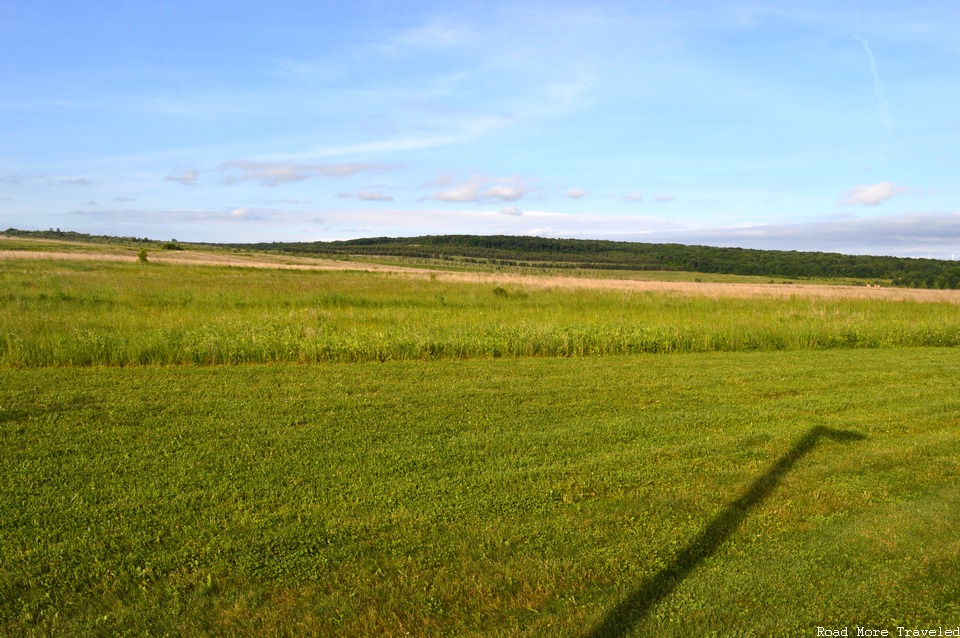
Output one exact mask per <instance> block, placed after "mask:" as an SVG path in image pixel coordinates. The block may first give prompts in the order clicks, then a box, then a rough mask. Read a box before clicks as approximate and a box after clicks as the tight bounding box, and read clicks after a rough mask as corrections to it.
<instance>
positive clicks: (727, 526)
mask: <svg viewBox="0 0 960 638" xmlns="http://www.w3.org/2000/svg"><path fill="white" fill-rule="evenodd" d="M864 438H866V437H865V436H863V435H862V434H858V433H856V432H850V431H847V430H834V429H832V428H825V427H815V428H812V429H811V430H810V431H809V432H807V433H806V434H805V435H804V436H803V438H802V439H800V440H799V441H797V443H796V444H795V445H794V446H793V448H791V449H790V451H789V452H787V453H786V454H784V455H783V456H782V457H780V459H779V460H778V461H777V462H776V464H775V465H774V466H773V467H772V468H770V470H769V471H767V473H766V474H764V475H763V476H761V477H760V478H758V479H757V480H756V481H754V482H753V485H751V486H750V489H749V490H748V491H747V492H746V493H745V494H744V495H743V496H741V497H740V498H738V499H737V500H736V501H734V502H733V503H731V504H730V506H729V507H727V509H725V510H724V511H723V512H721V513H720V514H719V515H717V517H716V518H714V519H713V520H712V521H711V522H710V524H709V525H707V527H706V529H704V530H703V532H701V533H700V535H699V536H697V537H696V538H695V539H693V540H692V541H691V542H690V543H689V544H688V545H687V546H686V547H685V548H684V549H683V551H681V552H680V553H679V554H678V555H677V557H676V558H675V559H674V561H673V563H672V564H670V565H669V566H667V567H666V568H664V569H663V570H662V571H661V572H660V573H658V574H656V575H655V576H653V577H651V578H649V579H647V581H646V582H644V583H643V584H641V585H640V587H639V588H637V590H636V591H634V592H633V593H632V594H630V595H629V596H628V597H627V598H626V599H624V600H623V602H621V603H620V604H619V605H617V606H616V607H614V608H613V609H612V610H611V611H610V613H608V614H607V615H606V617H605V618H604V619H603V620H602V621H601V622H600V623H599V624H598V625H597V626H596V627H594V629H593V630H592V631H591V632H590V633H589V634H587V636H588V638H609V637H615V636H624V635H626V634H627V632H629V631H630V630H631V629H632V628H633V626H634V625H636V624H637V623H638V622H640V621H641V620H643V618H644V617H645V616H646V615H647V614H648V613H649V612H650V610H651V609H653V607H654V606H655V605H656V604H657V603H659V602H660V601H661V600H663V599H664V598H666V597H667V596H669V595H670V593H671V592H673V590H674V589H676V588H677V586H678V585H679V584H680V583H681V582H683V579H684V578H686V577H687V575H688V574H689V573H690V572H691V571H693V569H694V568H695V567H696V566H697V565H699V564H700V563H701V562H703V561H704V560H706V559H707V558H709V557H710V556H712V555H713V554H714V553H715V552H716V551H717V549H718V548H719V547H720V545H722V544H723V542H724V541H726V540H727V538H729V536H730V535H731V534H733V533H734V532H735V531H736V530H737V528H738V527H740V524H741V523H743V520H744V519H745V518H746V517H747V514H749V513H750V510H751V509H753V508H755V507H757V506H758V505H760V504H761V503H762V502H763V501H764V500H766V498H767V497H768V496H770V493H771V492H773V490H774V489H775V488H776V487H777V485H778V484H779V483H780V481H781V480H782V479H783V477H784V476H785V475H786V474H787V472H789V471H790V470H791V469H793V466H794V465H796V464H797V462H798V461H799V460H800V459H802V458H803V457H804V456H806V455H807V454H809V453H810V452H811V451H812V450H813V448H814V447H816V445H817V443H819V442H820V440H821V439H832V440H834V441H840V442H850V441H860V440H862V439H864Z"/></svg>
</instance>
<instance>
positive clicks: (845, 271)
mask: <svg viewBox="0 0 960 638" xmlns="http://www.w3.org/2000/svg"><path fill="white" fill-rule="evenodd" d="M4 232H5V234H7V235H10V236H21V237H34V238H46V239H62V240H70V241H90V242H104V243H118V242H134V243H139V244H156V245H158V246H160V247H164V248H172V247H176V248H179V247H180V245H179V244H178V243H176V240H171V241H156V240H150V239H148V238H146V237H144V238H137V237H109V236H100V235H87V234H84V233H76V232H72V231H61V230H59V229H57V230H53V229H50V230H43V231H22V230H17V229H14V228H10V229H7V230H6V231H4ZM171 242H173V243H171ZM180 243H182V242H180ZM204 245H207V246H214V247H220V248H232V249H246V250H258V251H268V252H279V253H286V254H294V255H304V256H307V255H312V256H350V255H356V256H367V257H373V256H377V257H407V258H423V259H441V260H459V261H466V262H473V263H485V264H493V265H498V266H516V267H540V268H559V269H565V268H566V269H574V268H581V269H606V270H672V271H686V272H701V273H714V274H733V275H757V276H764V277H798V278H805V277H854V278H860V279H875V280H888V281H890V282H891V283H892V284H893V285H895V286H907V287H914V288H960V262H956V261H950V260H943V259H918V258H909V257H885V256H872V255H845V254H841V253H825V252H803V251H792V250H790V251H787V250H757V249H752V248H718V247H713V246H688V245H685V244H649V243H639V242H620V241H608V240H596V239H551V238H546V237H529V236H509V235H489V236H488V235H427V236H422V237H371V238H365V239H352V240H344V241H327V242H324V241H314V242H270V243H253V244H204Z"/></svg>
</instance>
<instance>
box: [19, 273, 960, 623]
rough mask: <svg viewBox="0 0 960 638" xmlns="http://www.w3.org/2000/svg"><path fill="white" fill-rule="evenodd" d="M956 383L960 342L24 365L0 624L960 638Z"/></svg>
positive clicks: (959, 451) (959, 441) (959, 419)
mask: <svg viewBox="0 0 960 638" xmlns="http://www.w3.org/2000/svg"><path fill="white" fill-rule="evenodd" d="M64 294H66V295H69V294H70V291H69V290H66V289H64ZM111 294H112V293H111ZM356 294H359V293H356ZM103 297H104V299H107V298H108V297H109V295H108V294H107V292H104V293H103ZM508 301H509V300H508ZM497 303H499V302H497ZM958 382H960V357H958V351H957V350H955V349H951V348H877V349H832V350H822V351H818V350H795V351H787V352H776V351H768V352H722V353H687V354H666V355H665V354H660V355H651V354H638V355H633V356H598V357H578V358H545V357H525V358H514V359H473V360H456V359H442V360H434V361H393V362H387V363H375V362H364V363H336V364H323V365H298V364H256V365H252V364H246V365H234V366H212V367H193V366H185V367H183V366H180V367H177V366H174V367H166V366H138V367H127V368H119V367H98V366H92V367H81V368H76V367H73V368H57V367H40V368H23V369H17V368H11V367H5V368H0V547H2V552H0V633H3V634H5V635H11V636H21V635H58V636H59V635H83V636H89V635H94V636H96V635H102V636H114V635H188V636H189V635H211V634H212V635H260V636H274V635H324V636H344V635H357V636H367V635H387V636H389V635H406V634H407V633H409V634H411V635H458V636H459V635H540V636H557V635H561V636H585V635H590V634H591V632H594V631H597V632H598V633H603V634H605V635H614V636H617V635H637V636H647V635H657V636H692V635H806V636H812V635H816V627H817V626H827V627H831V626H832V627H842V626H845V625H849V626H850V627H851V632H852V631H853V626H854V625H855V624H859V625H866V626H875V627H879V628H888V629H894V628H895V627H896V626H897V625H903V626H923V627H927V626H931V625H932V626H934V627H936V626H940V625H943V626H945V627H953V626H954V625H955V624H957V623H958V622H960V602H958V601H960V533H958V530H960V481H958V479H960V428H958V426H960V398H958V395H957V392H956V387H957V384H958ZM817 428H819V430H818V429H817ZM811 432H839V433H842V435H837V436H822V437H819V438H818V439H817V441H816V442H815V444H810V445H806V446H804V445H803V443H802V442H803V441H804V440H805V439H804V437H805V436H807V435H809V434H810V433H811ZM798 445H799V447H800V448H802V449H798ZM784 459H788V461H789V462H784ZM778 468H779V469H778ZM761 492H762V498H759V499H752V500H751V499H745V495H749V494H751V493H752V494H755V495H756V494H758V493H761ZM738 506H739V508H740V509H741V510H742V511H741V512H739V513H738V512H737V511H736V509H737V507H738ZM705 534H706V536H704V535H705ZM697 539H699V540H700V549H697V548H692V549H691V547H689V544H690V543H691V542H693V541H696V540H697ZM678 557H680V558H681V559H682V558H683V557H687V559H686V560H687V563H689V564H686V565H682V566H680V567H678V565H677V563H676V562H675V561H676V560H677V558H678ZM665 576H667V577H669V578H665ZM658 579H659V580H658ZM652 586H653V590H651V587H652ZM657 587H659V588H660V589H659V591H654V590H656V589H657ZM624 601H627V602H628V603H629V604H628V605H627V606H626V607H624V606H623V605H622V603H624Z"/></svg>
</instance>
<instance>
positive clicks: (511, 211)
mask: <svg viewBox="0 0 960 638" xmlns="http://www.w3.org/2000/svg"><path fill="white" fill-rule="evenodd" d="M500 214H501V215H513V216H514V217H522V216H523V211H522V210H520V209H519V208H517V207H516V206H505V207H504V208H501V209H500Z"/></svg>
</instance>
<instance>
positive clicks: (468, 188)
mask: <svg viewBox="0 0 960 638" xmlns="http://www.w3.org/2000/svg"><path fill="white" fill-rule="evenodd" d="M530 190H531V187H530V186H529V185H527V184H526V183H525V182H523V180H521V179H519V178H488V177H472V178H470V179H469V180H467V181H465V182H463V183H462V184H458V185H456V186H454V187H452V188H448V189H446V190H442V191H438V192H436V193H434V194H433V195H430V196H429V199H432V200H434V201H437V202H460V203H469V202H480V201H499V202H514V201H517V200H518V199H521V198H522V197H524V196H525V195H526V194H527V193H528V192H530Z"/></svg>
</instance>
